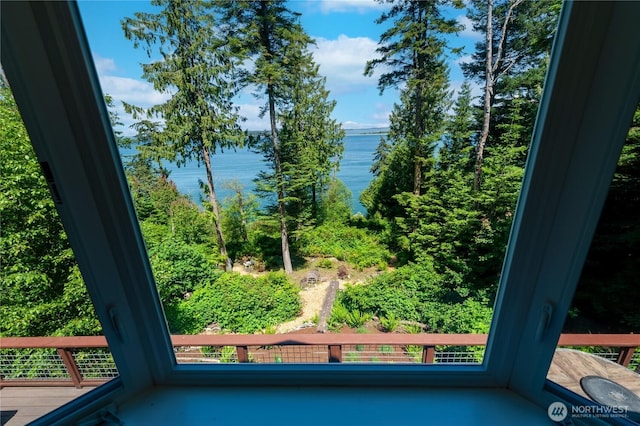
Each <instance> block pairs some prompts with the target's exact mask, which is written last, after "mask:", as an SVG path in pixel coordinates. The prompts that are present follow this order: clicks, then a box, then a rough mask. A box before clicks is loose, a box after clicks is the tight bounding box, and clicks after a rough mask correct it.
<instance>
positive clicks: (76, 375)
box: [56, 348, 82, 389]
mask: <svg viewBox="0 0 640 426" xmlns="http://www.w3.org/2000/svg"><path fill="white" fill-rule="evenodd" d="M56 352H58V356H59V357H60V359H62V362H63V363H64V366H65V367H66V369H67V371H68V372H69V376H70V377H71V381H72V382H73V384H74V385H75V386H76V388H78V389H80V388H81V387H82V373H80V369H79V368H78V364H76V360H75V359H73V354H72V353H71V351H70V350H69V349H63V348H56Z"/></svg>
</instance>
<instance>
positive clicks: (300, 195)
mask: <svg viewBox="0 0 640 426" xmlns="http://www.w3.org/2000/svg"><path fill="white" fill-rule="evenodd" d="M292 57H293V58H292ZM289 61H290V63H291V62H293V61H295V62H294V63H293V64H292V68H293V70H292V71H293V74H292V75H291V80H292V81H291V86H290V87H289V90H290V93H289V95H288V96H287V98H288V99H289V105H288V106H287V107H285V108H284V111H282V112H281V114H280V122H281V123H282V128H281V131H280V140H281V147H282V149H281V153H282V164H283V175H284V178H285V181H286V182H287V189H286V191H287V197H288V199H289V200H290V202H289V206H290V207H288V213H289V214H290V215H292V216H293V217H295V218H296V220H297V222H298V224H297V226H298V228H300V227H301V226H302V225H304V224H305V223H307V224H309V223H313V222H317V221H318V205H319V203H320V198H321V196H322V193H323V192H324V190H325V189H326V187H327V184H328V183H329V179H330V176H331V173H332V172H334V173H335V171H337V169H338V167H339V162H340V159H341V157H342V152H343V150H344V145H343V141H342V140H343V138H344V131H343V130H342V128H341V127H340V125H339V124H338V123H336V121H335V120H333V119H331V113H332V111H333V108H334V106H335V101H329V100H328V97H329V92H328V91H327V90H326V89H325V80H326V79H325V78H323V77H320V76H319V74H318V68H319V67H318V66H317V65H316V64H315V63H314V62H313V57H312V56H311V54H310V53H309V52H308V51H307V50H306V45H304V46H299V50H298V52H295V53H294V54H293V55H290V59H289Z"/></svg>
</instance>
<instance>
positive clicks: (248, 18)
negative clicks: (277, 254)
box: [218, 1, 341, 274]
mask: <svg viewBox="0 0 640 426" xmlns="http://www.w3.org/2000/svg"><path fill="white" fill-rule="evenodd" d="M218 5H219V7H220V10H221V12H222V14H223V16H224V17H225V20H226V22H227V23H228V29H229V31H228V33H227V37H228V38H229V39H232V40H234V42H237V44H238V45H239V46H241V48H240V49H239V50H238V52H239V53H241V56H240V57H241V58H242V59H249V58H250V59H251V61H252V68H251V69H250V70H246V72H245V78H244V81H245V82H246V83H247V84H251V85H253V86H254V87H255V88H256V90H257V95H258V96H261V97H262V98H263V99H265V105H264V107H263V109H262V111H261V112H262V114H263V115H265V114H266V115H267V116H268V118H269V131H268V133H267V135H266V139H263V142H267V143H262V144H261V149H262V151H263V153H264V155H265V158H266V159H267V160H268V161H269V162H270V163H271V164H272V167H271V172H264V173H262V174H261V175H260V181H261V184H262V185H263V189H264V190H268V191H271V192H272V193H275V195H276V200H277V214H278V216H279V222H280V239H281V246H282V259H283V264H284V269H285V272H286V273H287V274H290V273H291V272H293V266H292V263H291V249H290V244H289V230H288V226H287V218H288V215H287V204H288V201H292V200H293V197H294V196H295V194H293V191H292V190H293V189H299V188H302V187H305V186H306V187H308V188H309V189H311V190H313V188H316V189H317V187H318V184H321V183H322V179H324V178H323V175H324V174H325V173H324V170H326V169H327V167H331V164H332V158H335V156H336V155H339V153H340V151H341V148H340V144H339V143H337V142H338V140H339V137H340V129H339V128H338V127H337V125H336V124H335V122H333V121H332V120H331V119H330V117H329V115H330V113H331V110H332V109H333V103H331V102H329V101H328V100H327V93H326V91H325V90H324V81H323V80H322V79H320V78H319V77H318V75H317V67H316V66H315V64H313V61H312V58H311V55H309V53H308V52H307V46H309V45H310V44H311V43H312V42H313V40H312V39H311V38H310V37H309V36H308V35H307V34H306V33H305V32H304V30H303V28H302V26H301V25H300V23H299V16H298V14H296V13H294V12H292V11H290V10H289V9H288V8H287V7H286V5H285V3H284V2H283V1H238V2H220V3H218ZM304 91H308V92H307V93H304ZM314 114H317V116H315V117H314V116H313V115H314ZM295 120H299V121H298V122H294V121H295ZM283 136H284V137H283ZM314 142H315V143H321V144H322V145H321V146H320V147H318V149H317V150H314V148H313V146H312V144H313V143H314ZM322 156H326V157H325V158H322ZM301 163H303V164H301ZM314 175H315V176H314ZM290 197H291V198H290Z"/></svg>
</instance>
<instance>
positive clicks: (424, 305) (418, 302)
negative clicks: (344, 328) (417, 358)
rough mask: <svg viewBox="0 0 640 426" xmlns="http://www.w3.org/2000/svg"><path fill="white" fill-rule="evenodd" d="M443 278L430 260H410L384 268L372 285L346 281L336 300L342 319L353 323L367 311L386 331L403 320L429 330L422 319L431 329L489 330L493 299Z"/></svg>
mask: <svg viewBox="0 0 640 426" xmlns="http://www.w3.org/2000/svg"><path fill="white" fill-rule="evenodd" d="M442 279H443V278H442V276H441V275H440V274H438V273H436V272H435V271H434V269H433V268H432V267H431V266H430V265H429V264H420V265H418V264H409V265H405V266H402V267H400V268H398V269H397V270H395V271H393V272H387V273H382V274H380V275H379V276H377V277H375V278H374V279H372V280H371V281H370V282H369V283H367V284H364V285H357V286H350V285H347V287H346V288H345V290H344V291H342V292H340V293H339V294H338V296H337V304H339V305H340V306H342V308H340V309H341V310H340V311H339V313H341V315H342V317H341V318H340V319H342V320H344V322H345V323H347V324H349V323H350V322H352V323H357V322H358V321H359V320H358V317H359V316H362V315H365V314H366V315H377V316H378V317H379V318H380V326H381V328H382V329H383V330H385V331H392V330H393V329H394V328H397V327H398V325H399V323H400V320H403V321H409V322H413V323H415V324H416V326H415V328H416V330H413V329H412V326H409V325H405V326H403V328H404V329H405V331H407V332H409V333H411V332H423V331H424V330H423V329H422V327H420V326H418V325H417V324H425V325H426V328H427V330H428V331H430V332H439V333H486V332H487V331H488V330H489V325H490V322H491V313H492V309H491V307H490V305H489V301H488V300H486V299H485V298H482V297H480V296H478V294H475V296H474V294H472V293H471V292H464V291H461V289H458V288H454V289H451V288H450V287H448V286H447V285H446V283H443V281H442ZM463 295H466V297H463ZM474 297H475V298H474ZM345 311H346V312H348V314H347V313H345Z"/></svg>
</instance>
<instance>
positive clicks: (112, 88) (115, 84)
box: [99, 75, 171, 107]
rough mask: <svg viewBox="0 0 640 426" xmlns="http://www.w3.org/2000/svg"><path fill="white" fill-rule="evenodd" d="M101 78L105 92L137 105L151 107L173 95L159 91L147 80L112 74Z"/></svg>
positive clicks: (119, 99) (116, 98) (117, 98)
mask: <svg viewBox="0 0 640 426" xmlns="http://www.w3.org/2000/svg"><path fill="white" fill-rule="evenodd" d="M99 78H100V84H101V85H102V90H103V92H104V93H105V94H109V95H111V97H113V98H114V99H115V100H118V101H124V102H127V103H130V104H133V105H136V106H141V107H150V106H152V105H157V104H160V103H162V102H165V101H166V100H167V99H169V97H170V96H171V95H170V94H168V93H161V92H158V91H157V90H155V89H154V88H153V86H152V85H151V84H150V83H147V82H146V81H141V80H135V79H133V78H127V77H115V76H111V75H101V76H99Z"/></svg>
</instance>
